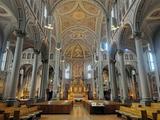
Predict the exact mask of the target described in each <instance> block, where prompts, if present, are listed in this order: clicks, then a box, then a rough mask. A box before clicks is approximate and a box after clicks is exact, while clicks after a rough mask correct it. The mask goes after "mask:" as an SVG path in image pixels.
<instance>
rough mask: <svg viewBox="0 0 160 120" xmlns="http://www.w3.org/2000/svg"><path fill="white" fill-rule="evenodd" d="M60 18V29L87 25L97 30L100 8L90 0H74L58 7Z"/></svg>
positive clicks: (62, 30)
mask: <svg viewBox="0 0 160 120" xmlns="http://www.w3.org/2000/svg"><path fill="white" fill-rule="evenodd" d="M56 11H57V15H59V18H60V26H61V27H60V28H61V29H60V31H61V32H64V31H65V30H67V29H69V28H71V27H73V26H79V27H81V26H82V27H87V28H89V29H91V30H93V31H95V30H96V25H97V24H96V23H97V20H98V19H99V17H100V13H101V12H100V11H101V10H100V9H99V8H98V7H97V6H96V5H95V4H93V3H92V2H91V1H90V2H89V1H88V0H73V1H68V2H64V3H63V4H61V5H59V6H58V7H57V9H56Z"/></svg>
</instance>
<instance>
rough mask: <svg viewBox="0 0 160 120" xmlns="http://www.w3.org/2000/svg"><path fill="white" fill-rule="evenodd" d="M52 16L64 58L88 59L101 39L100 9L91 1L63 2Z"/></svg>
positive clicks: (72, 0) (70, 0) (101, 12)
mask: <svg viewBox="0 0 160 120" xmlns="http://www.w3.org/2000/svg"><path fill="white" fill-rule="evenodd" d="M54 16H55V21H56V25H57V28H59V29H58V31H57V32H58V36H60V37H59V39H60V40H61V42H62V51H63V54H64V55H65V57H69V58H86V57H90V56H91V54H92V52H93V50H95V49H96V47H97V46H96V45H97V44H98V42H99V41H100V39H101V27H102V22H103V11H102V9H101V8H100V7H99V6H98V5H97V4H96V3H95V2H94V1H92V0H64V1H63V2H61V3H60V4H59V5H58V6H57V7H56V9H55V12H54ZM77 54H78V55H77Z"/></svg>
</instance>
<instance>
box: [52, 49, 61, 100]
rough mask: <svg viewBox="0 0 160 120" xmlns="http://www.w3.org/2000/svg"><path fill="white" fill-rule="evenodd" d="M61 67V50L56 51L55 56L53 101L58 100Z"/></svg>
mask: <svg viewBox="0 0 160 120" xmlns="http://www.w3.org/2000/svg"><path fill="white" fill-rule="evenodd" d="M59 65H60V49H59V48H57V49H56V56H55V74H54V81H53V95H52V99H58V94H59V93H58V92H59V91H58V89H59Z"/></svg>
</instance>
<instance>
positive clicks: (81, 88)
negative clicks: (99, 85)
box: [68, 78, 88, 101]
mask: <svg viewBox="0 0 160 120" xmlns="http://www.w3.org/2000/svg"><path fill="white" fill-rule="evenodd" d="M87 99H88V90H87V89H86V86H85V85H84V82H83V80H82V79H79V78H76V79H74V80H73V81H72V82H71V86H70V88H69V90H68V100H73V101H80V100H87Z"/></svg>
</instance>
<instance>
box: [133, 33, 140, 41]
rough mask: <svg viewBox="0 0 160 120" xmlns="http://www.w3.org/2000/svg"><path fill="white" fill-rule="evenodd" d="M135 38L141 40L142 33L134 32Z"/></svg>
mask: <svg viewBox="0 0 160 120" xmlns="http://www.w3.org/2000/svg"><path fill="white" fill-rule="evenodd" d="M133 37H134V38H139V39H140V38H141V37H142V33H141V32H134V33H133Z"/></svg>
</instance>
